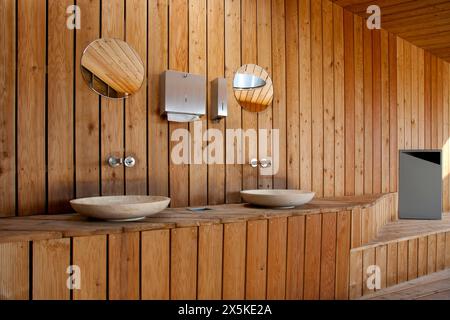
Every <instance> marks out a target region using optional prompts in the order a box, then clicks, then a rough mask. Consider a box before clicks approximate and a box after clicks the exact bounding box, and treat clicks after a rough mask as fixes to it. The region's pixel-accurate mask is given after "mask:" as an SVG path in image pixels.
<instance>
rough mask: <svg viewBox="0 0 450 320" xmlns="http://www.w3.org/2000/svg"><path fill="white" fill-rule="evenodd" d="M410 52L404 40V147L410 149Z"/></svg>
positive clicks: (409, 47) (409, 45) (410, 47)
mask: <svg viewBox="0 0 450 320" xmlns="http://www.w3.org/2000/svg"><path fill="white" fill-rule="evenodd" d="M411 53H412V46H411V44H410V43H408V42H406V41H405V42H404V45H403V54H404V59H405V62H404V63H405V65H404V70H403V76H404V79H403V81H404V85H403V89H404V92H403V94H404V96H403V100H404V107H405V149H411V147H412V143H411V117H412V100H411V98H412V91H411V88H412V87H411V85H412V69H411V66H412V61H411Z"/></svg>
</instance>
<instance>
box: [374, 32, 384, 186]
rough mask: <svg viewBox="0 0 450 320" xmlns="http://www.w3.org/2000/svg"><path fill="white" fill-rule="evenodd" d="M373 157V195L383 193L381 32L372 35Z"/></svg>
mask: <svg viewBox="0 0 450 320" xmlns="http://www.w3.org/2000/svg"><path fill="white" fill-rule="evenodd" d="M372 50H373V52H372V54H373V56H372V59H373V60H372V63H373V67H372V90H373V91H372V121H373V123H372V130H373V133H372V138H373V144H372V148H373V149H372V150H373V151H372V156H373V166H372V169H373V171H372V174H373V189H372V192H373V193H381V191H382V185H381V184H382V181H381V180H382V177H381V172H382V153H381V149H382V140H381V139H382V119H381V116H382V115H381V112H382V86H381V31H380V30H374V31H373V34H372Z"/></svg>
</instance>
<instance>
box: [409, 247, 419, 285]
mask: <svg viewBox="0 0 450 320" xmlns="http://www.w3.org/2000/svg"><path fill="white" fill-rule="evenodd" d="M417 252H418V240H417V239H412V240H409V241H408V280H412V279H415V278H417V276H418V273H417V262H418V258H417Z"/></svg>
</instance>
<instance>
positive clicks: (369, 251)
mask: <svg viewBox="0 0 450 320" xmlns="http://www.w3.org/2000/svg"><path fill="white" fill-rule="evenodd" d="M370 265H377V266H379V267H380V269H381V270H380V271H381V289H384V288H387V287H391V286H394V285H396V284H399V283H402V282H405V281H409V280H413V279H416V278H418V277H421V276H424V275H427V274H431V273H434V272H438V271H441V270H444V269H447V268H449V267H450V232H445V231H444V232H435V233H430V234H428V235H422V236H416V237H409V238H403V239H398V240H395V241H391V242H388V243H379V244H376V245H369V246H363V247H360V248H355V249H353V250H351V252H350V274H351V277H350V299H356V298H359V297H361V296H364V295H367V294H370V293H373V292H375V291H376V290H370V289H368V288H367V285H366V281H367V275H366V271H367V267H369V266H370Z"/></svg>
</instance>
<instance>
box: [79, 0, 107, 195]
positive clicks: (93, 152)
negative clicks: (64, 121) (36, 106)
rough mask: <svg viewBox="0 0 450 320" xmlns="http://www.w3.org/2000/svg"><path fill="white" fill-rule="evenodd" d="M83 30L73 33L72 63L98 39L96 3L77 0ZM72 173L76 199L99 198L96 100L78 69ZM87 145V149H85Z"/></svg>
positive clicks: (96, 97) (97, 2) (97, 10)
mask: <svg viewBox="0 0 450 320" xmlns="http://www.w3.org/2000/svg"><path fill="white" fill-rule="evenodd" d="M77 5H78V6H79V7H80V10H81V12H83V26H84V27H83V28H81V29H80V30H77V32H76V60H77V61H80V60H81V56H82V54H83V51H84V49H85V48H86V47H87V46H88V45H89V43H91V42H92V41H94V40H95V39H97V38H99V36H100V21H99V17H100V10H101V9H100V1H88V0H80V1H78V2H77ZM75 90H76V99H75V174H76V185H75V188H76V197H89V196H97V195H100V162H99V156H100V145H99V139H100V131H99V119H100V114H99V98H98V96H97V95H95V94H94V93H93V92H92V91H91V90H90V89H89V87H88V86H87V85H86V83H85V82H84V79H83V76H82V74H81V69H80V68H77V71H76V75H75ZM86 145H89V146H90V147H89V148H86Z"/></svg>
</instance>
